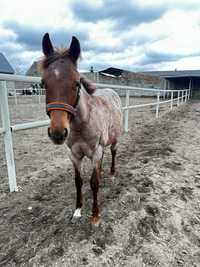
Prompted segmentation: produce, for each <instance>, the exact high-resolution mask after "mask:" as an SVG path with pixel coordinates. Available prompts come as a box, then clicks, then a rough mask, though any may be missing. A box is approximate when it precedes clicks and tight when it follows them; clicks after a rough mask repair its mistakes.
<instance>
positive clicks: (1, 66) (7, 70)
mask: <svg viewBox="0 0 200 267" xmlns="http://www.w3.org/2000/svg"><path fill="white" fill-rule="evenodd" d="M0 73H4V74H14V73H15V71H14V69H13V67H12V66H11V65H10V63H9V62H8V60H7V59H6V57H5V56H4V54H2V53H0Z"/></svg>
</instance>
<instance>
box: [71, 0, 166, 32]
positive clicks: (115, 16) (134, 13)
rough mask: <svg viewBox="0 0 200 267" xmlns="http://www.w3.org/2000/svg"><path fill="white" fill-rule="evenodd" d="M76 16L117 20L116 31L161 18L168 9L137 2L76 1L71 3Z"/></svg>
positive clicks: (92, 20) (94, 20) (110, 0)
mask: <svg viewBox="0 0 200 267" xmlns="http://www.w3.org/2000/svg"><path fill="white" fill-rule="evenodd" d="M71 8H72V13H73V14H74V18H76V19H78V20H82V21H90V22H93V23H96V22H98V21H102V20H111V21H114V22H115V25H114V27H113V28H114V29H115V30H116V31H119V30H124V31H126V30H127V29H128V28H130V27H133V26H135V25H138V24H141V23H148V22H151V21H154V20H156V19H158V18H160V17H161V16H162V15H163V13H164V12H165V11H166V8H165V7H164V6H154V7H153V8H152V7H151V6H141V5H138V4H137V2H133V1H132V2H131V1H116V0H107V1H104V2H103V3H102V4H101V5H97V4H96V5H95V4H94V3H93V2H90V3H89V2H86V1H84V2H83V1H75V2H72V4H71Z"/></svg>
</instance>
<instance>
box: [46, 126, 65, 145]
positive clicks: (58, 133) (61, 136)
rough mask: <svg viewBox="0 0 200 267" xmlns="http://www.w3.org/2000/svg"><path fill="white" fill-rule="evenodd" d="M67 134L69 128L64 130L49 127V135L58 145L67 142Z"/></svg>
mask: <svg viewBox="0 0 200 267" xmlns="http://www.w3.org/2000/svg"><path fill="white" fill-rule="evenodd" d="M67 135H68V130H67V128H64V129H63V130H57V129H52V128H50V127H49V128H48V136H49V137H50V139H51V140H52V141H53V142H54V144H56V145H62V144H63V143H64V142H65V139H66V138H67Z"/></svg>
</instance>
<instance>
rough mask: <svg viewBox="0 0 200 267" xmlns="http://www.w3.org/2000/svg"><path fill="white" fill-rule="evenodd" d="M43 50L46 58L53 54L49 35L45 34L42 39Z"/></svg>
mask: <svg viewBox="0 0 200 267" xmlns="http://www.w3.org/2000/svg"><path fill="white" fill-rule="evenodd" d="M42 50H43V53H44V55H45V56H47V57H48V56H50V55H52V54H53V52H54V50H53V45H52V43H51V40H50V38H49V34H48V33H45V35H44V36H43V38H42Z"/></svg>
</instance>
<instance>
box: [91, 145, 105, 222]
mask: <svg viewBox="0 0 200 267" xmlns="http://www.w3.org/2000/svg"><path fill="white" fill-rule="evenodd" d="M102 155H103V149H102V147H101V146H99V147H98V149H97V150H96V151H95V153H94V156H93V159H92V162H93V166H94V168H93V172H92V176H91V179H90V186H91V189H92V194H93V205H92V218H91V223H92V225H95V226H98V225H99V222H100V213H99V205H98V191H99V182H100V178H101V160H102Z"/></svg>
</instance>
